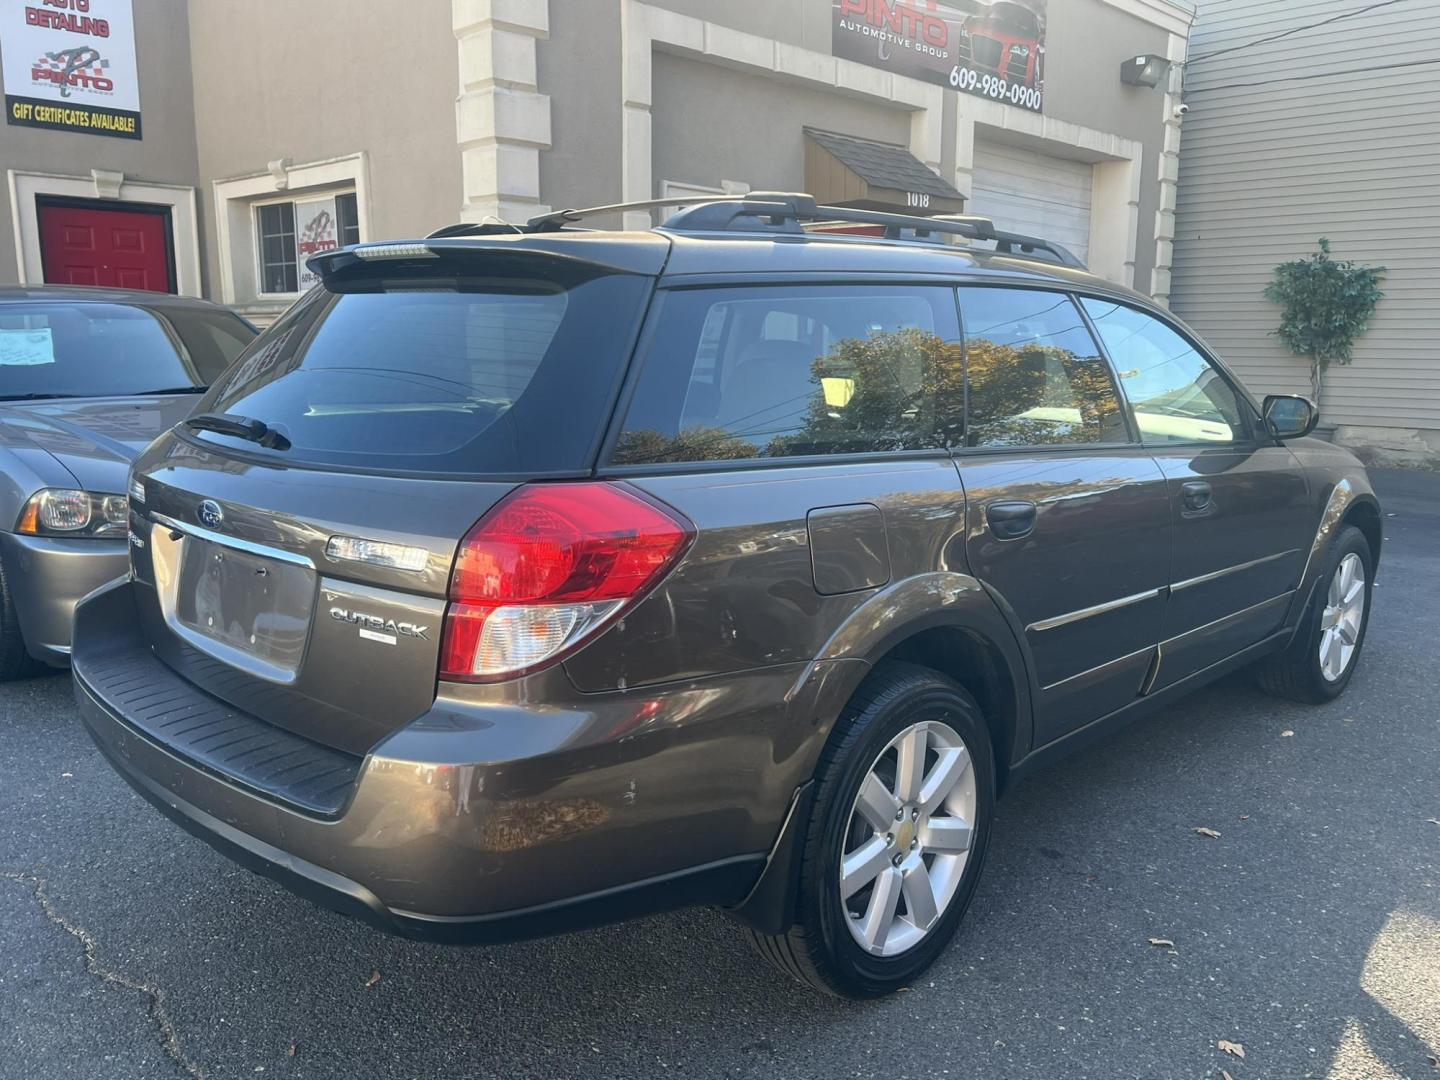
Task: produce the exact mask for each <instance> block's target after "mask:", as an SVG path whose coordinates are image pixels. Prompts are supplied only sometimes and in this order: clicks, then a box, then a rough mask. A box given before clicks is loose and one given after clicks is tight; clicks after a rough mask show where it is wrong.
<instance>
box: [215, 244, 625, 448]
mask: <svg viewBox="0 0 1440 1080" xmlns="http://www.w3.org/2000/svg"><path fill="white" fill-rule="evenodd" d="M477 261H478V260H474V259H472V260H469V261H467V262H466V263H465V264H464V270H465V271H467V272H464V273H457V272H455V270H456V269H459V267H457V266H455V264H451V265H450V266H449V267H442V268H440V269H439V270H438V271H437V270H426V271H425V272H424V273H423V275H422V274H420V273H418V272H414V271H411V272H409V273H406V274H405V276H399V277H389V278H386V277H381V278H374V277H373V276H372V277H366V278H364V279H362V280H358V281H351V282H349V283H347V284H344V285H335V284H331V285H329V286H321V287H320V288H318V289H317V290H316V291H314V292H312V293H311V294H309V295H308V296H307V297H306V298H305V299H304V300H302V301H301V302H300V303H299V304H298V305H297V307H296V308H295V309H292V311H291V312H290V313H289V314H288V315H287V317H286V318H284V319H282V320H281V321H279V322H277V323H276V324H275V325H274V326H272V327H271V328H270V329H269V330H267V331H266V332H265V333H264V334H262V335H261V336H260V337H259V338H258V339H257V340H256V341H255V343H254V345H253V346H252V347H251V348H250V349H248V350H247V351H246V352H245V353H244V354H243V355H242V356H241V358H240V360H239V361H238V362H237V363H236V364H235V366H234V367H233V368H231V369H230V371H229V372H227V373H226V375H225V376H224V378H223V379H222V380H221V381H220V383H218V384H217V385H216V387H215V390H214V391H212V393H211V395H210V396H209V397H208V398H207V399H206V401H205V402H204V403H203V404H202V407H201V410H200V411H208V412H218V413H229V414H232V415H238V416H244V417H247V418H250V419H255V420H261V421H263V422H264V423H265V424H266V425H267V426H269V427H270V428H272V429H275V430H278V431H280V432H281V433H283V434H284V435H285V437H286V438H287V439H288V440H289V441H290V444H291V445H290V447H289V449H286V450H269V449H262V448H260V447H258V446H256V445H255V444H253V443H246V442H242V441H239V440H235V439H231V438H229V437H227V436H223V435H216V434H213V433H210V432H205V433H204V434H203V435H202V436H200V437H201V438H203V439H205V440H206V441H215V442H219V443H222V444H225V445H231V446H234V447H235V448H237V449H244V450H245V451H247V452H256V453H263V454H273V455H274V456H277V457H281V458H283V459H285V460H287V461H292V460H293V461H304V462H312V463H317V464H330V465H341V466H346V467H358V468H363V469H384V470H399V471H404V472H436V473H459V474H475V475H486V474H492V475H494V474H514V473H521V472H523V473H526V474H537V473H539V474H543V473H557V472H575V471H577V470H580V469H584V468H588V467H589V464H590V461H589V458H590V454H591V452H592V450H593V447H594V445H595V444H596V442H597V441H598V439H599V435H600V429H601V426H602V425H603V423H604V422H605V420H606V418H607V417H608V415H609V411H610V407H611V403H612V401H613V395H614V392H615V387H616V385H617V383H618V376H619V373H620V370H621V367H622V365H623V364H624V362H625V359H626V356H627V353H628V350H629V348H630V343H631V338H632V335H633V333H634V330H635V324H636V322H637V320H638V315H639V310H640V307H641V304H642V302H643V300H644V297H645V293H646V288H647V286H646V279H644V278H640V277H635V276H631V275H619V274H608V273H605V274H602V273H599V272H597V271H596V270H594V268H589V269H586V268H583V267H582V268H577V267H576V266H575V265H567V264H565V263H562V262H560V261H559V260H556V259H536V258H533V257H531V258H525V259H514V258H510V259H505V260H499V259H497V260H486V261H485V265H483V266H477V265H476V262H477ZM446 262H447V263H449V262H450V261H449V260H446ZM456 262H457V263H458V262H459V260H456ZM447 270H448V271H449V272H445V271H447ZM481 271H484V272H481ZM381 272H382V273H383V271H381Z"/></svg>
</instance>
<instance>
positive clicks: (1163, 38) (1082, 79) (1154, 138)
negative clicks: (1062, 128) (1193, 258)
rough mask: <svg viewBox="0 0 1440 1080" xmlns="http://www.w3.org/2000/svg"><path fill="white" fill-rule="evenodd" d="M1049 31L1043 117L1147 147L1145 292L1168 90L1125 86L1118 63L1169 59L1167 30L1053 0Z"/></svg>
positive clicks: (1097, 0)
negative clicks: (1143, 57)
mask: <svg viewBox="0 0 1440 1080" xmlns="http://www.w3.org/2000/svg"><path fill="white" fill-rule="evenodd" d="M1045 36H1046V51H1045V115H1046V116H1049V117H1052V118H1054V119H1056V120H1062V121H1066V122H1068V123H1072V124H1080V125H1082V126H1084V127H1088V128H1096V129H1099V130H1101V131H1108V132H1111V133H1113V134H1115V135H1120V136H1122V137H1124V138H1127V139H1134V140H1135V141H1137V142H1139V143H1140V144H1141V146H1142V147H1143V151H1144V156H1143V158H1142V160H1141V162H1140V176H1141V184H1140V223H1139V236H1138V238H1137V244H1136V250H1135V284H1136V287H1137V288H1139V289H1141V290H1143V291H1146V292H1148V291H1150V280H1151V271H1152V270H1153V268H1154V266H1155V212H1156V210H1157V209H1158V208H1159V193H1160V188H1159V168H1160V150H1161V146H1162V144H1163V142H1164V136H1165V132H1164V115H1165V114H1164V95H1163V94H1162V93H1161V91H1160V90H1159V89H1154V90H1152V89H1148V88H1144V87H1136V86H1125V85H1123V84H1122V83H1121V82H1120V65H1121V63H1122V62H1124V61H1125V60H1128V59H1129V58H1130V57H1133V56H1140V55H1142V54H1145V53H1151V54H1155V55H1159V56H1164V55H1165V54H1166V43H1167V40H1168V37H1169V35H1168V34H1167V33H1166V31H1164V30H1163V29H1161V28H1160V27H1158V26H1156V25H1154V24H1153V23H1149V22H1146V21H1145V20H1143V19H1140V18H1137V17H1136V16H1134V15H1131V14H1129V13H1127V12H1125V11H1121V10H1120V9H1118V8H1116V7H1113V6H1112V5H1110V4H1107V3H1102V2H1101V0H1050V7H1049V22H1048V25H1047V27H1046V32H1045ZM961 105H962V107H963V106H964V99H963V98H962V99H961Z"/></svg>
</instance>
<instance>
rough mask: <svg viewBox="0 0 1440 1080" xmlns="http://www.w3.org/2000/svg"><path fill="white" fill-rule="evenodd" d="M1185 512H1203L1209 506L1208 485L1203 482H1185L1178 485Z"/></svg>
mask: <svg viewBox="0 0 1440 1080" xmlns="http://www.w3.org/2000/svg"><path fill="white" fill-rule="evenodd" d="M1180 494H1181V498H1183V499H1184V500H1185V509H1186V510H1205V509H1208V508H1209V506H1210V485H1209V484H1207V483H1206V482H1205V481H1204V480H1187V481H1186V482H1185V483H1183V484H1181V485H1180Z"/></svg>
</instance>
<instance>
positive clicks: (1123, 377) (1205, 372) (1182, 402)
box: [1083, 297, 1249, 444]
mask: <svg viewBox="0 0 1440 1080" xmlns="http://www.w3.org/2000/svg"><path fill="white" fill-rule="evenodd" d="M1083 303H1084V304H1085V310H1086V311H1087V312H1089V313H1090V318H1091V319H1092V320H1093V321H1094V323H1095V329H1096V330H1098V331H1099V332H1100V339H1101V340H1102V341H1103V342H1105V348H1106V349H1107V350H1109V352H1110V359H1111V361H1112V362H1113V363H1114V364H1115V370H1116V371H1117V372H1118V373H1119V375H1120V383H1121V385H1122V386H1123V387H1124V388H1125V396H1126V397H1127V398H1129V399H1130V407H1131V408H1132V409H1134V410H1135V423H1136V426H1137V427H1139V429H1140V437H1141V438H1142V439H1143V440H1144V441H1145V442H1147V443H1152V444H1153V443H1174V442H1236V441H1238V440H1242V439H1245V438H1247V437H1248V435H1249V431H1248V427H1247V425H1246V423H1245V420H1244V416H1245V411H1244V410H1243V409H1242V408H1241V405H1240V400H1239V398H1238V397H1237V396H1236V393H1235V391H1234V389H1233V388H1232V387H1231V386H1230V384H1229V383H1227V382H1226V381H1225V379H1224V378H1223V377H1222V376H1221V374H1220V373H1219V372H1218V371H1216V370H1215V368H1214V367H1212V366H1211V364H1210V362H1209V361H1208V360H1206V359H1205V357H1203V356H1201V355H1200V354H1199V353H1198V352H1196V351H1195V348H1194V346H1192V345H1191V344H1190V343H1189V342H1188V341H1186V340H1185V339H1184V338H1183V337H1181V336H1180V335H1179V334H1177V333H1176V332H1175V331H1174V330H1172V329H1170V327H1168V326H1166V325H1165V324H1164V323H1162V322H1160V321H1159V320H1158V319H1156V318H1154V317H1152V316H1150V315H1146V314H1145V313H1144V312H1141V311H1137V310H1135V309H1134V308H1130V307H1126V306H1124V305H1123V304H1117V303H1115V302H1114V301H1113V300H1098V299H1095V298H1093V297H1090V298H1086V299H1085V300H1084V301H1083Z"/></svg>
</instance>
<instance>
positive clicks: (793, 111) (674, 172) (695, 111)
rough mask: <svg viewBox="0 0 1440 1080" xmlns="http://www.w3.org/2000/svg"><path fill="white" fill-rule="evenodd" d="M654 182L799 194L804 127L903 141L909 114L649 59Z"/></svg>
mask: <svg viewBox="0 0 1440 1080" xmlns="http://www.w3.org/2000/svg"><path fill="white" fill-rule="evenodd" d="M654 63H655V66H654V76H653V77H654V80H655V103H654V105H653V106H652V107H651V110H650V112H651V116H652V117H653V119H654V129H653V138H654V150H653V161H654V174H655V181H656V183H659V182H660V181H662V180H679V181H683V182H687V183H692V184H702V185H705V184H708V185H714V184H715V182H716V181H717V180H722V179H723V180H742V181H745V182H746V183H748V184H750V185H751V186H752V187H754V188H759V189H766V190H771V191H803V190H804V189H805V139H804V135H803V133H802V131H801V129H802V128H803V127H804V126H805V125H807V124H808V125H810V126H811V127H818V128H824V129H826V130H833V131H841V132H844V133H845V134H847V135H858V136H860V137H862V138H866V139H877V140H879V141H882V142H892V143H901V144H904V143H906V142H908V141H909V138H910V114H909V113H908V112H906V111H903V110H901V109H897V108H886V107H884V106H882V105H876V104H871V103H869V102H865V101H856V100H852V99H849V98H844V97H840V96H838V95H836V94H834V93H827V92H825V91H822V90H812V89H809V88H808V87H804V86H785V87H783V88H777V87H776V86H775V85H774V84H773V83H771V82H768V81H767V80H764V79H756V78H754V77H753V76H747V75H745V74H743V73H741V72H738V71H731V70H730V69H729V68H723V67H717V66H716V65H714V64H706V63H702V62H700V61H698V60H691V59H687V58H685V57H680V56H669V55H667V54H665V53H658V54H657V55H656V56H655V62H654Z"/></svg>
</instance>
